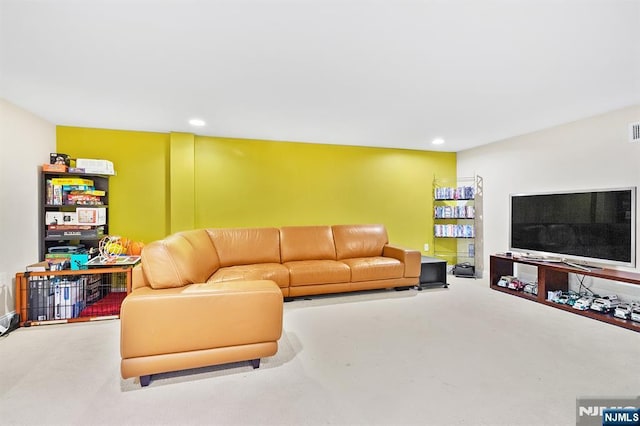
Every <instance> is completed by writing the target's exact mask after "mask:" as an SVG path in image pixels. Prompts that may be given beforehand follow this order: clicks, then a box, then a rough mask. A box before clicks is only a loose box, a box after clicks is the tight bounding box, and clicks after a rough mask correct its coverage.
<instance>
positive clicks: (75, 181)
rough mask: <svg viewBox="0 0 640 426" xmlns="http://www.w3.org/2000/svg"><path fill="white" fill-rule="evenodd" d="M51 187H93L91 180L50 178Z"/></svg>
mask: <svg viewBox="0 0 640 426" xmlns="http://www.w3.org/2000/svg"><path fill="white" fill-rule="evenodd" d="M51 184H52V185H59V186H63V185H88V186H93V180H91V179H83V178H72V177H69V178H51Z"/></svg>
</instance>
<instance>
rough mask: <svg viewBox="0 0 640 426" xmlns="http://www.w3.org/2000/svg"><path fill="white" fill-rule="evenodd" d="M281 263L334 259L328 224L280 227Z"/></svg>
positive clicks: (334, 254) (333, 247) (333, 246)
mask: <svg viewBox="0 0 640 426" xmlns="http://www.w3.org/2000/svg"><path fill="white" fill-rule="evenodd" d="M280 257H281V259H282V263H285V262H291V261H296V260H326V259H328V260H336V247H335V244H334V242H333V232H332V231H331V227H330V226H285V227H282V228H280Z"/></svg>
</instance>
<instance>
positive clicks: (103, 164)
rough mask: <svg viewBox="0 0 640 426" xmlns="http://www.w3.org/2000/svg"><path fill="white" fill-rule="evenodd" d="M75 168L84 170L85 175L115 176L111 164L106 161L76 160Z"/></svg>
mask: <svg viewBox="0 0 640 426" xmlns="http://www.w3.org/2000/svg"><path fill="white" fill-rule="evenodd" d="M76 167H77V168H80V169H84V172H85V173H95V174H98V175H115V174H116V173H115V171H114V170H113V163H112V162H111V161H108V160H97V159H92V158H78V159H77V160H76Z"/></svg>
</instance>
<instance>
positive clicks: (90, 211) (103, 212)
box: [76, 207, 107, 225]
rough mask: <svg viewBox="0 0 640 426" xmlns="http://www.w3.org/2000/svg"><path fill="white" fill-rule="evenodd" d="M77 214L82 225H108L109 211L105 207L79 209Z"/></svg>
mask: <svg viewBox="0 0 640 426" xmlns="http://www.w3.org/2000/svg"><path fill="white" fill-rule="evenodd" d="M76 214H77V221H78V224H80V225H106V224H107V209H106V208H104V207H78V208H77V209H76Z"/></svg>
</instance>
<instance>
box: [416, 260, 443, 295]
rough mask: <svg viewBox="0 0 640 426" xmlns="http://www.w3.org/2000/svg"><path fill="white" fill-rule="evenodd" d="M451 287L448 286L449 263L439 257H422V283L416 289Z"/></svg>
mask: <svg viewBox="0 0 640 426" xmlns="http://www.w3.org/2000/svg"><path fill="white" fill-rule="evenodd" d="M439 286H442V287H444V288H447V287H449V284H447V261H446V260H442V259H439V258H437V257H429V256H422V259H421V262H420V282H419V283H418V285H417V286H416V289H418V290H422V289H423V288H427V287H439Z"/></svg>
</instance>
